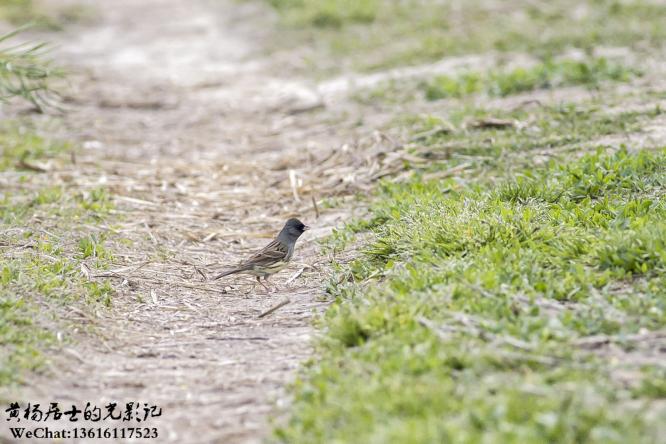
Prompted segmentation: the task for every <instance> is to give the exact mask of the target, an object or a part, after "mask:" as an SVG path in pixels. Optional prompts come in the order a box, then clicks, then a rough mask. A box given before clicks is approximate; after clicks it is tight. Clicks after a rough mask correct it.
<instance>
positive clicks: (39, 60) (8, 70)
mask: <svg viewBox="0 0 666 444" xmlns="http://www.w3.org/2000/svg"><path fill="white" fill-rule="evenodd" d="M22 30H23V28H21V29H18V30H16V31H12V32H10V33H7V34H4V35H2V36H0V46H2V47H0V101H7V100H9V99H11V98H12V97H21V98H23V99H25V100H27V101H29V102H31V103H32V104H33V105H34V106H35V107H36V108H37V109H38V110H43V109H44V108H46V107H54V106H56V99H57V94H56V93H55V91H54V90H53V89H52V87H51V81H52V80H53V79H54V78H57V77H62V75H63V72H62V71H61V70H60V69H57V68H55V67H53V66H52V63H51V62H50V61H49V60H48V59H47V58H46V54H47V52H48V47H47V45H46V44H45V43H18V44H15V45H8V43H9V42H10V41H11V40H12V39H13V38H14V37H16V36H17V35H18V34H19V33H20V32H21V31H22Z"/></svg>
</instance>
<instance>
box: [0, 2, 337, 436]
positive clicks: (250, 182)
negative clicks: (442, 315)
mask: <svg viewBox="0 0 666 444" xmlns="http://www.w3.org/2000/svg"><path fill="white" fill-rule="evenodd" d="M54 1H55V0H54ZM91 5H92V7H93V8H94V10H95V11H96V15H97V20H96V23H94V24H92V25H88V26H80V27H76V26H75V27H73V28H72V29H67V30H66V31H64V32H63V33H57V34H52V35H47V36H45V38H48V39H49V40H51V41H53V42H54V43H55V44H56V46H57V50H56V52H55V53H54V58H56V59H57V60H58V62H59V63H60V64H62V65H64V66H66V67H67V68H68V70H69V71H70V76H69V78H70V83H71V90H70V92H68V93H67V94H66V103H65V107H66V110H67V112H66V114H65V115H64V116H62V117H61V118H60V119H62V122H63V123H62V126H61V127H59V128H60V129H58V130H57V132H58V133H59V135H62V136H64V137H67V138H70V139H73V140H77V141H79V142H81V144H82V146H83V150H82V152H81V153H80V154H79V155H78V156H77V161H76V165H75V166H73V167H71V168H70V169H69V171H67V172H55V173H53V174H56V175H57V174H61V175H65V174H67V175H68V179H67V180H69V181H72V182H73V185H77V184H78V185H79V186H80V187H81V188H83V189H86V188H89V187H93V186H98V185H104V186H106V187H108V188H109V189H110V190H111V192H112V195H113V199H114V201H115V203H116V210H115V211H114V215H113V219H114V220H115V223H114V226H113V227H108V226H100V227H91V229H92V230H96V231H106V232H107V233H109V244H110V246H111V249H112V250H113V251H114V252H115V258H116V259H115V263H114V265H113V267H112V270H107V271H104V272H102V271H99V270H94V269H92V267H91V269H90V270H84V272H86V273H88V274H89V275H90V278H91V279H97V280H103V279H109V280H110V281H111V282H112V284H113V286H114V289H115V290H116V294H115V295H114V302H113V307H112V308H111V309H110V310H105V309H100V310H97V311H95V312H94V313H86V312H85V311H82V310H79V309H76V310H73V311H72V312H70V313H67V314H65V321H66V324H67V325H69V326H70V327H71V328H70V329H69V330H68V331H66V332H65V333H66V334H65V335H64V336H65V337H69V338H70V339H71V338H74V340H73V341H71V342H68V343H66V345H65V346H64V349H63V350H61V351H59V352H58V353H57V354H53V356H51V359H50V360H51V363H52V366H51V370H50V371H49V372H47V373H46V374H44V375H42V376H39V377H36V378H34V379H32V380H31V381H30V384H29V386H28V387H24V388H22V389H20V391H19V392H18V393H15V394H14V396H15V398H14V399H22V400H26V401H27V400H32V401H33V402H34V401H41V402H48V401H58V402H60V403H61V405H71V404H76V405H77V406H85V404H86V402H88V401H90V402H92V403H94V404H97V405H102V404H106V403H108V402H110V401H117V402H119V403H121V404H122V403H125V402H129V401H139V402H148V403H150V404H155V405H158V406H160V407H161V408H162V411H163V413H162V416H161V417H160V418H158V419H156V420H154V421H151V423H150V424H149V425H151V426H156V427H158V431H159V435H160V437H159V439H157V440H150V441H152V442H177V443H208V442H224V443H234V442H256V441H259V440H261V439H262V437H264V436H266V434H267V433H268V432H269V431H270V424H269V417H270V413H271V412H274V411H276V407H277V408H278V410H279V406H280V405H283V404H284V403H285V401H286V400H285V399H284V396H285V394H284V393H285V392H284V387H285V385H286V384H287V383H288V382H289V381H291V380H293V378H294V377H295V375H296V371H297V368H298V366H299V365H300V364H301V362H302V361H303V360H304V359H306V358H307V357H308V356H310V354H311V339H312V335H313V331H314V330H313V327H312V325H311V318H312V316H313V314H314V313H316V312H318V311H320V310H322V308H323V307H325V306H326V305H327V303H328V302H327V299H326V297H325V295H324V294H323V290H322V288H323V285H324V284H325V282H326V281H325V279H326V278H325V274H324V271H325V270H324V267H325V264H326V263H327V262H328V261H327V260H326V258H325V257H323V256H321V255H320V253H319V248H318V245H317V242H316V240H317V239H318V238H321V237H323V236H325V235H326V234H327V233H329V232H330V229H331V228H332V227H334V226H336V225H340V224H341V223H342V222H343V221H344V220H345V218H347V217H348V216H349V209H348V208H347V209H345V210H335V211H333V210H325V209H323V208H321V209H320V210H321V211H320V212H319V213H320V214H317V213H316V212H315V209H314V205H313V203H312V199H313V198H315V199H318V200H320V202H321V199H320V198H321V197H323V196H325V195H326V194H327V193H326V191H325V189H323V188H320V193H319V194H317V188H316V187H314V186H311V187H308V186H307V184H303V182H302V179H300V177H302V176H304V174H306V173H307V172H311V170H312V168H313V165H314V162H316V161H317V159H318V158H319V157H320V156H322V155H323V154H322V153H328V152H329V151H330V150H331V148H334V147H339V146H340V145H341V141H343V140H344V137H347V136H348V135H349V132H347V133H346V134H347V135H346V136H343V135H342V134H345V132H344V131H342V130H341V129H340V127H339V126H338V127H337V128H336V125H335V123H331V121H330V119H329V120H328V121H322V119H318V118H315V117H313V116H311V115H310V111H311V110H312V111H314V112H316V110H317V109H319V108H320V107H321V102H320V98H319V96H318V94H316V93H315V92H314V91H315V90H314V89H313V87H312V84H310V83H309V82H308V81H306V80H299V79H297V78H294V77H293V75H292V74H291V72H290V68H289V66H290V63H291V62H292V56H293V55H291V54H289V53H275V54H267V53H266V51H265V50H263V49H262V41H263V39H265V38H267V32H268V31H267V30H270V29H271V27H272V26H273V25H272V23H273V19H272V17H271V15H270V12H269V11H268V10H266V9H261V8H260V7H258V6H257V5H250V4H242V3H239V2H232V1H230V2H224V1H203V0H195V1H191V2H185V1H179V0H142V1H141V2H137V1H134V0H115V1H113V2H91ZM329 117H330V115H329ZM329 154H330V153H329ZM329 154H326V155H327V156H328V155H329ZM290 176H291V180H290ZM294 185H297V186H296V190H297V192H299V190H301V191H300V193H301V194H299V195H297V196H295V195H294ZM298 185H301V187H299V186H298ZM322 190H323V191H322ZM292 215H296V216H298V217H300V218H301V219H302V220H303V221H304V222H306V223H307V224H310V225H311V226H312V227H313V229H312V230H311V231H308V232H307V233H306V234H305V235H304V236H303V237H302V238H301V240H300V241H299V244H298V248H297V253H296V255H295V258H294V264H293V265H292V266H291V267H290V268H289V269H288V270H287V271H283V272H282V273H280V274H279V275H278V276H275V277H274V278H273V279H272V282H273V285H274V286H275V288H276V291H275V292H273V293H272V294H268V295H267V294H264V290H263V289H261V288H260V287H258V288H256V289H255V288H253V286H252V281H251V278H247V279H246V278H242V277H240V278H236V277H230V278H229V279H226V280H225V281H218V282H207V281H205V280H204V278H203V276H204V275H211V274H212V273H215V272H216V271H220V270H222V269H224V266H223V264H234V263H236V262H237V261H238V260H239V259H241V258H242V257H244V256H245V255H247V254H248V253H249V252H251V251H252V250H253V249H255V248H259V247H261V246H263V245H264V244H265V243H267V242H268V241H269V240H270V237H271V236H273V235H274V234H275V233H276V231H278V230H279V229H280V228H281V227H282V224H284V221H285V220H286V219H287V218H288V217H290V216H292ZM122 239H125V240H124V241H123V240H122ZM288 280H289V282H287V281H288ZM285 297H289V298H290V300H291V303H290V304H289V305H286V306H284V307H282V308H281V309H279V310H278V311H277V312H275V313H274V314H272V315H270V316H267V317H265V318H262V319H259V318H258V317H257V316H258V314H259V313H261V312H262V311H264V310H266V309H267V308H269V307H271V306H273V305H275V304H276V303H277V302H279V301H281V300H282V299H284V298H285ZM81 325H84V326H87V327H85V328H80V326H81ZM75 326H78V327H76V328H75ZM62 424H63V423H58V424H53V425H54V426H56V425H60V426H61V425H62ZM78 425H79V426H80V425H81V424H80V423H79V424H78ZM91 425H94V426H95V427H99V426H100V425H101V426H102V427H107V426H108V427H112V426H114V424H113V423H104V424H91ZM147 425H148V424H147ZM7 433H8V431H7V430H2V435H3V436H6V434H7ZM71 441H74V440H71ZM83 441H86V440H83ZM88 441H90V440H88ZM125 441H127V440H125ZM139 441H140V440H139ZM21 442H26V440H22V441H21ZM36 442H39V440H36ZM42 442H43V441H42ZM65 442H70V441H67V440H66V441H65ZM93 442H101V441H100V440H94V441H93Z"/></svg>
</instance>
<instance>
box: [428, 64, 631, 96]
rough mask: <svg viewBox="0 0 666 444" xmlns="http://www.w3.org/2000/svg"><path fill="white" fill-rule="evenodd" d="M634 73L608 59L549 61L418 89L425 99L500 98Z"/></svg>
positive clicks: (469, 75)
mask: <svg viewBox="0 0 666 444" xmlns="http://www.w3.org/2000/svg"><path fill="white" fill-rule="evenodd" d="M638 74H639V72H638V71H637V70H636V69H635V68H631V67H625V66H624V65H622V64H619V63H614V62H609V61H608V60H606V59H605V58H597V59H591V60H584V61H576V60H558V61H553V60H549V61H546V62H543V63H539V64H537V65H535V66H533V67H530V68H515V69H512V70H509V71H498V70H495V71H490V72H488V73H484V74H476V73H464V74H461V75H460V76H457V77H451V76H445V75H442V76H436V77H435V78H433V79H432V80H430V81H428V82H423V84H422V85H421V89H422V90H423V92H424V94H425V97H426V98H427V99H428V100H439V99H445V98H451V97H455V98H461V97H465V96H468V95H471V94H478V93H486V94H488V95H490V96H499V97H504V96H508V95H511V94H517V93H522V92H526V91H534V90H537V89H554V88H561V87H564V86H577V85H583V86H586V87H589V88H593V87H599V85H600V84H601V83H602V82H605V81H617V82H626V81H628V80H630V79H631V78H632V77H634V76H636V75H638Z"/></svg>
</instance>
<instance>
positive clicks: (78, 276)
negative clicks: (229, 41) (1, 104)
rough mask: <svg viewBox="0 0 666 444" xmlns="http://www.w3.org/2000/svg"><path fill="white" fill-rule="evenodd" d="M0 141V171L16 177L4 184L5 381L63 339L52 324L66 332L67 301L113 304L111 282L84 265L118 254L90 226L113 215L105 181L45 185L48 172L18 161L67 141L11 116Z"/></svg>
mask: <svg viewBox="0 0 666 444" xmlns="http://www.w3.org/2000/svg"><path fill="white" fill-rule="evenodd" d="M0 144H1V145H2V153H1V154H2V156H1V157H0V174H2V173H3V172H5V173H10V174H12V176H8V177H17V181H18V183H17V184H15V185H14V186H13V187H7V188H6V189H4V190H3V191H2V192H0V231H2V232H3V233H4V234H3V237H2V240H1V241H0V252H1V253H2V255H3V258H4V260H3V262H2V264H1V265H0V345H1V347H0V386H2V385H7V384H12V383H21V382H25V381H24V379H23V378H24V376H25V375H26V374H29V372H31V371H35V370H38V369H40V368H42V366H43V365H44V362H45V361H44V356H43V354H42V351H43V350H45V349H47V348H50V347H57V346H58V341H57V340H56V337H55V334H54V331H55V330H56V329H58V330H59V331H62V332H65V333H66V332H67V328H66V326H65V327H64V326H63V323H62V321H60V320H59V319H58V313H61V312H62V311H63V310H66V307H67V306H68V305H70V304H79V303H81V302H85V303H92V304H104V305H108V304H110V302H111V296H112V294H113V289H112V287H111V286H110V284H109V283H108V282H98V281H94V280H90V281H89V280H88V279H87V278H86V277H85V276H84V275H83V274H82V272H81V266H82V264H83V263H84V262H85V263H86V264H87V265H88V266H90V267H92V268H93V269H95V268H97V269H103V268H105V267H107V266H108V264H109V263H110V261H112V260H113V255H112V253H111V252H110V251H109V249H108V247H106V246H105V237H104V235H103V234H102V235H98V234H94V233H89V232H88V229H87V228H85V227H84V225H94V224H98V223H99V222H100V221H102V220H105V218H106V217H107V216H108V214H109V210H110V209H111V207H112V205H111V202H110V199H109V196H108V194H107V193H106V191H105V190H104V189H101V188H96V189H91V190H88V191H80V190H77V189H74V188H73V187H70V186H68V185H67V184H66V183H64V184H51V185H47V184H46V182H45V180H44V179H45V177H44V176H43V175H42V173H34V172H30V171H23V172H22V171H20V168H18V169H17V165H18V166H19V167H20V161H21V160H24V161H29V162H39V163H44V162H45V161H47V160H49V159H50V160H59V161H64V160H63V159H61V158H62V157H63V156H64V155H65V154H66V153H67V152H68V151H69V150H70V149H71V147H70V145H69V144H67V143H63V142H58V141H52V140H49V139H47V138H44V137H42V136H39V135H37V134H36V133H35V132H34V131H33V130H32V129H30V128H29V127H28V126H25V125H19V124H17V123H6V124H5V126H4V127H3V129H2V130H0ZM17 173H18V174H19V175H18V176H15V175H16V174H17ZM44 174H47V173H44ZM64 339H65V340H67V335H66V334H65V337H64Z"/></svg>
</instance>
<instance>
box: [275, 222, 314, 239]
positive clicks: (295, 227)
mask: <svg viewBox="0 0 666 444" xmlns="http://www.w3.org/2000/svg"><path fill="white" fill-rule="evenodd" d="M308 229H310V227H308V226H307V225H305V224H304V223H303V222H301V221H300V220H298V219H296V218H292V219H289V220H288V221H287V223H286V224H284V228H282V231H280V234H279V235H278V238H280V239H285V240H286V239H293V240H296V239H298V238H299V237H300V236H301V234H303V232H305V231H306V230H308Z"/></svg>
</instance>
